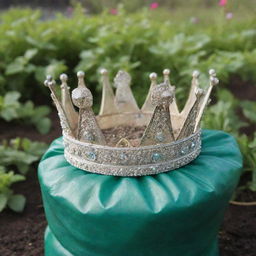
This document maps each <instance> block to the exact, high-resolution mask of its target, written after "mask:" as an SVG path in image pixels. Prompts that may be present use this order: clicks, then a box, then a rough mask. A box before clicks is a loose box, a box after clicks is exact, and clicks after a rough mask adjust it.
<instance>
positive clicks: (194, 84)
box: [181, 70, 200, 121]
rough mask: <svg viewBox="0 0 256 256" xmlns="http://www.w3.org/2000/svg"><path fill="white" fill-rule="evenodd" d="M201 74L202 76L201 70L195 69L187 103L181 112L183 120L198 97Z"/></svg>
mask: <svg viewBox="0 0 256 256" xmlns="http://www.w3.org/2000/svg"><path fill="white" fill-rule="evenodd" d="M199 76H200V73H199V71H197V70H195V71H193V73H192V82H191V88H190V92H189V96H188V100H187V102H186V104H185V107H184V108H183V110H182V112H181V116H182V119H183V121H185V119H186V118H187V115H188V113H189V112H190V109H191V107H192V106H193V104H194V102H195V101H196V99H197V97H196V91H197V89H198V86H199V81H198V78H199Z"/></svg>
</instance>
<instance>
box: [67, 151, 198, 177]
mask: <svg viewBox="0 0 256 256" xmlns="http://www.w3.org/2000/svg"><path fill="white" fill-rule="evenodd" d="M200 152H201V147H200V148H197V149H196V150H194V151H193V152H191V153H190V154H188V155H185V156H183V157H181V158H178V159H175V160H171V161H167V162H163V163H158V164H151V165H141V166H121V165H111V164H110V165H106V164H104V165H103V164H99V163H93V162H90V161H86V160H84V159H83V161H81V159H79V157H76V156H73V155H71V154H69V153H68V152H65V153H64V156H65V158H66V159H67V161H68V162H69V163H70V164H71V165H73V166H74V167H77V168H79V169H81V170H83V171H86V172H90V173H94V174H102V175H108V176H121V177H136V176H147V175H156V174H160V173H165V172H169V171H174V170H176V169H178V168H180V167H182V166H185V165H187V164H189V163H190V162H191V161H193V160H194V159H196V158H197V157H198V156H199V154H200Z"/></svg>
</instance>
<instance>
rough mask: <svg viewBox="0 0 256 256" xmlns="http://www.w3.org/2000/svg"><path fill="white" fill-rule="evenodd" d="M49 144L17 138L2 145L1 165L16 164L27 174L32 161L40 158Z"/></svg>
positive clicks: (0, 147) (18, 168) (20, 170)
mask: <svg viewBox="0 0 256 256" xmlns="http://www.w3.org/2000/svg"><path fill="white" fill-rule="evenodd" d="M46 148H47V144H45V143H42V142H36V141H35V142H33V141H30V140H29V139H27V138H16V139H12V140H11V141H10V142H7V141H3V143H2V145H0V165H2V166H8V167H9V166H16V168H17V170H18V171H19V172H20V173H21V174H26V173H27V172H28V170H29V167H30V165H31V164H32V163H34V162H36V161H38V160H39V158H40V157H41V155H42V154H43V153H44V152H45V150H46Z"/></svg>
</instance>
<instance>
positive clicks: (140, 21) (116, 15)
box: [0, 0, 256, 211]
mask: <svg viewBox="0 0 256 256" xmlns="http://www.w3.org/2000/svg"><path fill="white" fill-rule="evenodd" d="M81 2H82V4H76V5H75V7H74V6H73V7H69V9H68V10H65V11H64V12H63V13H54V14H53V15H52V13H51V15H50V16H47V13H46V12H44V11H40V10H35V9H34V10H32V9H29V8H21V9H20V8H19V9H17V8H13V9H10V10H8V11H5V12H2V13H1V14H0V38H1V40H0V121H1V122H12V123H14V124H24V123H25V124H27V125H33V126H35V128H36V129H37V130H38V131H39V132H41V133H47V132H48V131H49V129H50V126H51V122H50V119H49V118H48V117H47V116H48V114H49V112H50V108H49V107H46V106H38V105H41V104H47V105H48V106H50V104H49V103H50V97H49V92H48V90H47V89H46V88H45V87H44V86H43V81H44V79H45V76H46V75H47V74H51V75H52V76H53V77H54V78H55V79H57V80H58V76H59V75H60V74H61V73H62V72H67V73H68V74H69V75H70V81H69V85H70V86H71V87H72V88H73V87H74V86H76V78H75V73H76V71H78V70H83V71H85V73H86V82H87V85H88V87H90V89H91V90H92V92H93V94H94V95H95V102H96V104H95V105H96V107H95V111H97V110H98V105H97V103H99V101H100V89H101V84H100V83H99V70H100V69H101V68H103V67H104V68H107V69H108V70H109V72H110V76H111V77H114V75H115V73H116V72H117V71H118V70H119V69H124V70H126V71H129V72H130V73H131V75H132V77H133V81H132V89H133V91H134V93H135V97H136V99H137V100H138V102H139V104H140V105H142V103H143V101H144V99H145V97H146V94H147V91H148V88H149V78H148V76H149V74H150V73H151V72H153V71H154V72H157V73H158V75H159V81H160V79H161V73H162V70H163V69H164V68H170V69H171V71H172V73H171V82H172V84H175V85H177V87H176V88H177V93H178V99H179V102H180V106H182V105H183V103H184V100H185V99H186V97H187V93H188V87H189V84H190V80H191V74H192V71H193V70H194V69H198V70H200V71H201V76H200V80H201V84H202V85H203V86H207V85H208V74H207V72H208V69H210V68H214V69H215V70H216V71H217V74H218V77H219V79H220V81H221V83H220V85H219V86H218V87H217V88H216V90H215V92H214V93H215V94H214V95H213V100H212V104H211V106H210V107H209V109H208V110H207V113H206V114H205V117H204V127H206V128H210V129H221V130H224V131H227V132H229V133H232V134H233V135H234V136H235V137H236V138H237V140H238V142H239V145H240V148H241V151H242V153H243V155H244V161H245V164H244V170H245V172H248V173H250V176H251V181H250V182H249V183H248V184H246V186H245V187H246V188H250V189H251V190H254V191H256V136H255V134H254V133H253V132H252V130H253V129H255V127H256V125H255V123H256V114H255V112H256V103H255V101H252V100H255V98H256V97H255V96H253V95H252V96H251V95H250V94H249V93H247V95H249V97H248V98H245V97H240V94H241V95H242V94H243V93H241V92H243V91H245V92H246V91H247V90H249V89H250V88H251V87H253V86H254V85H255V83H256V72H255V66H256V48H255V45H256V25H255V24H256V16H255V11H256V7H255V5H254V4H253V1H249V0H248V1H246V3H245V2H243V3H241V2H240V3H238V2H237V1H229V3H228V5H226V6H222V7H221V6H218V5H217V3H216V1H210V0H209V1H197V0H195V1H191V5H190V6H189V8H187V6H186V3H187V1H158V2H157V6H160V7H161V6H163V5H165V8H158V7H157V8H151V7H150V5H149V3H147V5H145V4H143V3H142V2H140V1H130V0H129V1H122V5H120V4H118V3H117V1H114V0H113V1H107V2H106V3H105V2H104V1H100V2H101V3H100V4H99V0H97V1H86V2H83V1H81ZM88 2H89V3H90V4H88V5H86V6H89V9H90V10H91V11H92V12H96V13H97V12H101V13H100V14H98V15H88V14H86V10H85V9H84V6H85V4H86V3H88ZM103 2H104V3H103ZM102 6H104V7H105V8H103V7H102ZM143 6H144V7H143ZM199 8H200V9H199ZM134 10H139V11H138V12H134ZM129 12H133V13H129ZM233 83H235V84H236V87H234V86H233ZM231 88H232V89H231ZM234 88H235V89H236V92H234V91H233V89H234ZM250 90H251V89H250ZM253 97H255V98H253ZM15 141H16V142H15ZM17 141H18V142H17ZM13 143H14V144H13ZM15 143H16V144H15ZM17 143H18V144H17ZM13 145H16V146H13ZM17 145H19V146H18V147H17ZM22 145H23V146H22ZM28 145H30V146H28ZM34 145H36V146H34ZM45 147H46V146H45V145H43V144H40V145H39V144H33V143H32V142H29V141H27V140H26V139H25V140H24V139H23V140H22V139H17V140H14V142H13V141H12V142H11V143H10V142H3V143H2V146H0V211H1V210H2V209H3V208H4V207H6V206H9V207H11V208H12V209H14V210H15V209H16V210H17V211H19V210H21V209H22V207H23V206H24V203H25V199H24V198H22V197H20V196H18V197H16V196H14V194H13V192H12V190H11V188H10V187H11V184H12V183H14V182H17V181H21V180H23V179H24V178H25V176H24V175H25V174H26V172H27V170H28V166H29V165H30V164H31V163H32V162H34V161H37V160H38V158H39V156H40V155H41V154H42V152H43V150H44V149H45ZM29 148H30V149H29ZM31 148H32V149H33V150H31ZM35 149H36V151H35ZM37 150H38V151H37ZM35 152H37V153H36V154H35ZM6 154H7V155H6ZM22 159H23V160H22ZM24 159H26V160H24ZM13 168H14V170H16V171H15V172H13V171H10V170H12V169H13ZM19 172H20V173H21V174H19ZM13 196H14V197H13ZM15 204H16V205H18V206H17V207H16V206H15ZM15 207H16V208H15Z"/></svg>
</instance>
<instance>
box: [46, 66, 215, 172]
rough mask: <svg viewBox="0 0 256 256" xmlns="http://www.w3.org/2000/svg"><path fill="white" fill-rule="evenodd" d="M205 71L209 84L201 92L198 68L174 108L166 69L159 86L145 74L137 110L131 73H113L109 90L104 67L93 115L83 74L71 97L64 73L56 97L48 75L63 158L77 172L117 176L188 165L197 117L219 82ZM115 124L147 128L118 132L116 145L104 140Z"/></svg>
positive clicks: (195, 147) (196, 144)
mask: <svg viewBox="0 0 256 256" xmlns="http://www.w3.org/2000/svg"><path fill="white" fill-rule="evenodd" d="M209 74H210V79H209V83H210V85H209V87H208V89H207V90H202V89H201V88H199V72H198V71H194V72H193V74H192V84H191V89H190V93H189V97H188V100H187V102H186V104H185V106H184V108H183V110H182V111H179V108H178V106H177V102H176V97H175V87H174V86H173V85H171V82H170V79H169V75H170V70H169V69H165V70H164V71H163V82H162V83H160V84H158V83H157V74H156V73H151V74H150V76H149V77H150V80H151V85H150V89H149V92H148V95H147V97H146V100H145V102H144V104H143V106H142V108H141V109H140V108H139V107H138V105H137V102H136V100H135V98H134V96H133V93H132V91H131V88H130V84H131V77H130V75H129V74H128V73H127V72H125V71H119V72H118V73H117V75H116V77H115V79H114V85H115V87H116V91H115V93H114V91H113V88H112V87H111V84H110V81H109V78H108V71H107V70H106V69H103V70H102V71H101V76H102V86H103V90H102V100H101V107H100V112H99V115H97V116H95V114H94V112H93V110H92V106H93V96H92V94H91V91H90V90H89V89H88V88H87V86H86V84H85V82H84V76H85V74H84V72H82V71H79V72H78V73H77V77H78V87H77V88H75V89H74V90H73V91H72V93H71V95H70V92H69V90H70V89H69V87H68V85H67V80H68V77H67V75H66V74H62V75H61V76H60V80H61V82H62V84H61V97H59V96H58V94H57V93H56V88H55V87H56V83H55V81H54V80H53V79H52V77H50V76H47V79H46V81H45V83H44V84H45V86H47V87H48V88H49V89H50V91H51V97H52V99H53V101H54V103H55V105H56V108H57V110H58V114H59V117H60V124H61V127H62V131H63V142H64V148H65V149H64V156H65V158H66V159H67V161H68V162H69V163H70V164H71V165H73V166H75V167H77V168H80V169H82V170H85V171H88V172H92V173H99V174H105V175H116V176H142V175H152V174H158V173H161V172H167V171H170V170H174V169H177V168H179V167H181V166H184V165H186V164H188V163H190V162H191V161H192V160H194V159H195V158H196V157H197V156H198V155H199V154H200V150H201V136H200V134H201V129H200V121H201V119H202V115H203V112H204V109H205V108H206V106H207V104H208V102H209V97H210V93H211V91H212V88H213V87H214V86H215V85H216V84H218V79H217V77H216V72H215V71H214V70H213V69H211V70H210V71H209ZM74 106H76V107H77V108H78V112H77V111H76V110H75V108H74ZM118 126H127V127H128V126H132V127H135V128H136V127H139V128H140V129H142V128H143V127H146V128H145V129H144V128H143V130H144V133H143V135H142V136H140V137H136V136H135V135H136V134H134V136H130V137H129V136H128V137H126V135H125V134H122V137H121V138H120V137H117V138H119V140H118V142H117V143H116V144H115V145H112V144H109V141H108V139H106V138H105V134H104V131H105V130H108V131H109V129H110V132H111V131H112V132H113V136H115V134H114V133H115V127H118ZM135 128H133V130H132V131H133V132H134V133H135V130H136V129H137V128H136V129H135ZM111 129H112V130H111ZM141 134H142V133H141ZM132 135H133V134H132ZM108 137H109V136H108Z"/></svg>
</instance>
